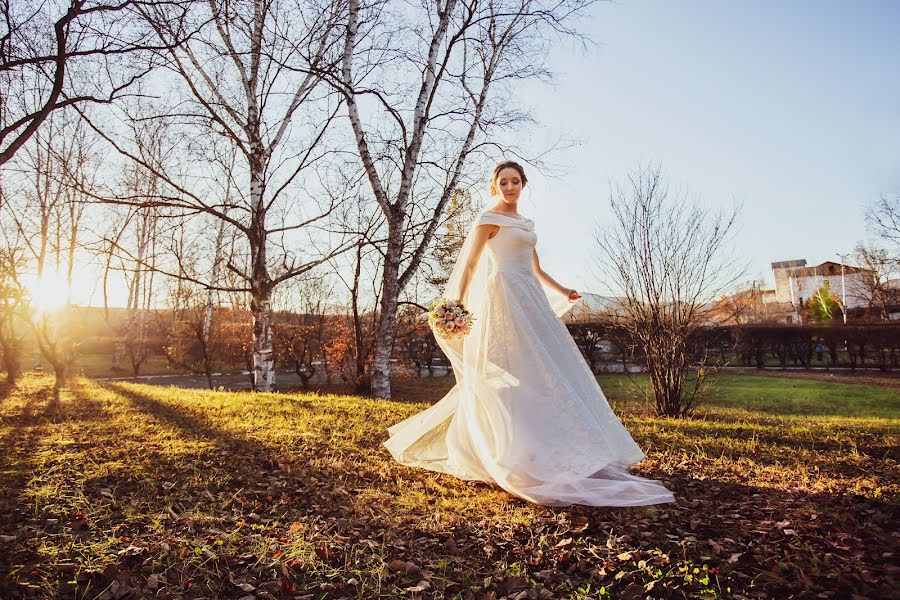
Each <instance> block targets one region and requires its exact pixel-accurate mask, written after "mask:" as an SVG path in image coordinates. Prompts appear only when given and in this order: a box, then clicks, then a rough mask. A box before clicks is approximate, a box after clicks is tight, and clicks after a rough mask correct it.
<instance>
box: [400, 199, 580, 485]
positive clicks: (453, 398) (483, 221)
mask: <svg viewBox="0 0 900 600" xmlns="http://www.w3.org/2000/svg"><path fill="white" fill-rule="evenodd" d="M479 225H500V226H504V227H519V228H522V229H526V230H528V231H533V230H534V223H533V222H532V221H531V220H530V219H526V218H524V217H511V216H508V215H501V214H499V213H495V212H491V211H489V210H483V211H481V212H480V213H479V214H478V216H477V217H476V218H475V220H474V221H473V222H472V226H471V227H470V228H469V232H468V233H467V234H466V239H465V241H464V242H463V245H462V248H461V249H460V251H459V255H458V256H457V257H456V263H455V264H454V266H453V270H452V271H451V273H450V278H449V279H448V280H447V285H446V286H445V288H444V293H443V294H442V295H443V296H444V297H445V298H447V299H450V300H457V299H459V285H460V282H461V280H462V275H463V271H464V269H465V266H466V262H467V259H468V257H469V254H470V252H471V250H472V241H473V239H474V237H475V229H476V228H477V227H478V226H479ZM491 268H492V265H491V261H490V257H489V253H488V252H487V251H485V252H483V253H482V255H481V257H480V258H479V260H478V264H477V266H476V268H475V272H474V274H473V275H472V280H471V281H470V282H469V289H468V294H467V297H466V303H465V307H466V309H467V310H469V311H470V312H471V313H472V314H473V315H474V316H475V323H474V327H473V328H472V330H471V331H470V332H469V334H468V335H466V336H464V337H462V338H453V339H449V340H447V339H444V338H441V337H439V336H435V338H436V339H437V343H438V346H440V348H441V350H443V351H444V354H445V355H446V356H447V359H448V360H449V361H450V364H451V365H452V367H453V374H454V376H455V377H456V385H455V386H454V387H453V389H451V390H450V391H449V392H448V393H447V395H446V396H444V398H442V399H441V400H440V401H439V402H437V403H436V404H434V405H433V406H431V407H430V408H428V409H426V410H424V411H422V412H420V413H418V414H416V415H413V416H412V417H410V418H409V419H406V420H405V421H401V422H400V423H397V424H396V425H394V426H392V427H390V428H388V433H389V434H390V435H391V437H390V439H389V440H388V441H387V442H385V444H384V445H385V447H387V449H388V450H389V451H390V452H391V454H392V455H393V456H394V458H395V459H396V460H397V461H398V462H401V463H403V464H407V465H411V466H412V465H414V466H421V467H424V468H430V469H434V470H441V471H446V469H443V468H441V467H440V466H439V463H442V462H443V461H446V460H447V456H446V454H445V451H444V452H435V448H436V447H440V446H441V439H440V436H442V435H443V434H444V433H445V432H446V428H447V426H448V425H449V420H450V419H451V417H452V416H453V413H454V412H455V411H456V408H457V405H458V404H459V399H460V394H462V393H466V394H474V393H475V390H474V386H476V385H477V380H478V369H479V365H478V364H477V362H478V350H479V346H478V345H479V340H480V338H481V327H482V325H483V323H482V321H481V319H480V317H481V315H483V314H484V310H485V306H486V301H487V287H488V285H487V284H488V277H489V276H490V273H491ZM542 286H543V288H544V292H545V293H546V294H547V299H548V301H549V302H550V306H551V308H552V309H553V312H554V313H555V314H556V315H557V316H560V317H561V316H562V315H564V314H565V313H566V312H567V311H568V310H570V309H571V308H572V306H573V305H574V304H575V303H574V302H570V301H569V299H568V298H567V297H566V296H563V295H562V294H560V293H559V292H557V291H556V290H554V289H552V288H551V287H549V286H547V285H544V284H543V283H542ZM482 366H483V365H482ZM453 474H454V475H456V476H462V475H461V474H460V473H458V472H453ZM472 478H473V479H475V478H478V477H475V476H474V475H473V477H472Z"/></svg>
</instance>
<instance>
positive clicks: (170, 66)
mask: <svg viewBox="0 0 900 600" xmlns="http://www.w3.org/2000/svg"><path fill="white" fill-rule="evenodd" d="M339 9H340V4H339V3H332V2H326V1H325V0H296V1H291V2H286V3H272V2H268V1H265V0H254V1H253V2H248V3H230V2H224V1H221V0H214V1H211V2H195V3H191V4H190V5H189V10H186V11H181V10H179V9H178V7H174V8H173V7H170V6H168V5H166V4H154V5H144V6H141V7H140V11H141V13H142V14H143V16H144V19H145V22H146V23H147V24H148V25H149V26H150V27H151V28H152V29H153V30H154V32H155V34H156V36H157V39H158V42H157V43H158V45H160V46H163V47H165V48H167V50H166V52H165V53H160V55H159V59H160V60H162V61H165V68H166V69H167V71H168V72H170V73H172V74H174V76H175V78H174V79H173V80H171V81H170V83H171V85H172V87H173V90H172V94H171V95H170V96H167V97H165V98H162V99H160V101H159V102H157V103H156V104H155V105H154V110H155V111H156V112H155V113H152V114H148V113H147V111H128V110H126V111H125V113H124V117H125V121H126V122H127V123H129V124H130V125H131V126H132V128H133V129H135V130H138V129H140V128H141V127H143V126H145V125H144V124H145V123H146V122H152V123H154V124H155V126H164V127H165V130H166V131H165V134H164V135H165V136H166V138H167V139H166V141H165V143H164V144H163V146H164V148H163V152H158V151H156V148H149V147H147V146H146V145H144V144H142V142H141V138H140V136H135V137H136V139H135V140H134V141H135V143H134V144H132V145H129V144H125V143H123V142H122V141H121V140H119V139H117V138H116V136H115V135H114V134H113V133H111V132H106V131H104V136H105V137H106V139H107V140H108V141H109V142H110V143H111V144H113V145H114V146H115V147H116V148H117V149H118V150H119V152H121V153H122V154H123V155H125V156H127V157H129V158H130V159H131V160H133V161H135V162H137V163H138V164H140V165H141V166H142V168H144V169H146V170H147V171H149V172H151V173H153V174H154V175H155V176H157V177H158V178H159V179H160V181H161V182H163V184H164V185H162V186H161V189H160V190H159V192H158V194H157V195H156V196H155V197H154V198H151V199H147V198H143V197H141V198H135V197H130V196H128V195H127V194H122V193H120V194H115V195H113V196H112V197H107V198H105V199H103V200H104V201H107V202H112V203H120V204H122V203H124V204H139V205H145V206H146V205H153V206H161V207H166V208H167V209H168V210H169V211H170V216H171V217H172V218H177V219H181V220H182V222H184V223H186V222H187V221H188V219H193V218H194V216H195V215H197V214H201V213H202V214H205V215H207V216H208V217H210V218H212V219H213V220H214V221H215V222H216V223H219V222H224V223H225V225H224V227H225V231H224V232H223V239H235V240H236V241H235V244H236V246H237V247H236V248H235V251H234V252H233V253H231V254H230V255H229V257H228V260H224V259H223V260H222V261H217V260H216V259H215V258H214V259H213V260H212V261H211V262H210V265H209V266H208V271H215V270H216V269H217V268H226V269H227V270H228V271H229V272H230V273H232V274H235V275H236V276H237V281H236V282H235V283H234V284H233V285H225V284H215V283H212V282H211V281H210V277H205V278H203V280H201V281H192V282H193V283H198V284H203V285H206V286H208V289H215V290H219V291H227V292H248V293H249V298H250V309H251V313H252V315H253V317H252V318H253V345H254V347H253V370H252V371H253V380H254V387H255V389H257V390H262V391H268V390H271V389H273V387H274V385H275V367H274V354H273V340H272V330H271V315H272V307H271V299H272V293H273V291H274V290H275V288H276V286H278V285H279V284H280V283H282V282H284V281H287V280H289V279H291V278H293V277H297V276H299V275H302V274H303V273H306V272H308V271H309V270H310V269H312V268H314V267H315V266H317V265H319V264H321V263H322V262H324V261H326V260H328V258H329V257H331V256H333V255H335V254H336V253H339V252H340V251H342V250H344V249H345V248H344V247H342V246H341V244H340V243H339V242H338V243H335V244H331V243H329V242H328V241H327V240H323V239H322V236H321V235H315V234H314V233H313V231H314V229H315V228H316V226H317V224H319V223H322V222H324V220H325V219H326V218H327V217H328V215H330V214H331V212H332V211H333V210H334V208H335V205H334V204H333V203H327V202H325V203H323V204H318V203H317V202H316V196H317V194H316V193H315V189H314V188H316V187H317V185H318V184H317V178H318V177H319V176H320V175H321V174H322V173H323V171H325V169H324V167H322V169H319V170H318V171H316V170H315V169H316V167H317V166H318V165H319V164H320V163H323V161H325V160H326V158H327V157H328V156H329V154H330V151H329V150H328V149H327V148H328V146H327V144H326V143H325V141H326V139H327V136H328V133H329V131H330V128H331V125H332V123H333V121H334V119H335V117H336V115H337V113H338V111H339V110H340V98H339V97H338V96H336V95H334V93H333V92H331V91H329V89H328V88H322V87H321V86H320V85H319V83H320V81H321V77H322V76H321V75H320V73H321V72H327V71H328V70H329V66H330V65H331V64H332V63H333V61H334V54H335V51H334V45H335V43H336V40H338V39H339V36H338V33H339V32H338V17H339V13H338V11H339ZM186 30H190V31H196V34H195V35H194V36H193V37H192V38H191V39H190V40H188V41H186V42H184V43H177V42H178V40H179V38H180V37H182V32H183V31H186ZM89 118H90V119H91V122H93V123H95V126H96V125H97V123H96V119H95V118H94V117H92V116H91V117H89ZM97 128H98V129H99V130H103V128H102V127H99V126H98V127H97ZM234 155H236V156H237V161H236V162H234V161H231V160H230V158H231V157H232V156H234ZM224 182H228V183H229V185H228V188H229V189H228V190H225V189H223V186H222V184H223V183H224ZM304 186H305V187H304ZM303 199H307V200H308V202H307V203H306V204H304V203H303V202H302V200H303ZM215 229H216V230H217V231H219V230H221V229H220V227H219V226H218V225H216V226H215ZM303 236H307V237H305V238H304V237H303ZM319 246H324V249H322V248H319ZM171 260H172V261H174V262H175V263H177V262H178V257H177V256H172V257H171ZM217 265H218V266H217ZM156 268H157V271H159V272H165V273H167V274H169V275H172V276H176V277H185V276H186V275H185V272H184V270H183V269H180V268H178V267H177V265H176V266H175V267H174V268H169V269H165V268H164V267H162V266H160V265H157V267H156Z"/></svg>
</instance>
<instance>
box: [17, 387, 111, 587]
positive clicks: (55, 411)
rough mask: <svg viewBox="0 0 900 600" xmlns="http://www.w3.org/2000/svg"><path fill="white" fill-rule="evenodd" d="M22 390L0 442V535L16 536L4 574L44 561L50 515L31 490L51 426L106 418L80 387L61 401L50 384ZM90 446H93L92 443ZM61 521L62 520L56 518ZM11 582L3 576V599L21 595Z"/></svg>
mask: <svg viewBox="0 0 900 600" xmlns="http://www.w3.org/2000/svg"><path fill="white" fill-rule="evenodd" d="M29 384H30V387H23V388H20V390H19V392H20V394H22V395H23V396H24V397H23V399H22V404H21V407H19V409H18V410H16V409H15V407H11V406H10V405H9V403H7V404H6V406H5V408H6V410H5V411H4V413H5V414H4V415H3V417H4V421H5V422H7V423H10V424H11V428H10V431H9V432H8V433H7V434H6V435H5V436H3V438H2V440H0V472H2V479H0V534H2V535H10V536H15V537H16V538H17V539H16V541H15V542H11V543H8V544H7V545H6V547H2V548H0V573H4V574H11V573H13V572H16V571H19V572H21V571H28V570H29V569H31V570H33V571H34V573H35V574H38V573H39V572H40V571H41V569H39V568H38V567H37V565H39V564H40V563H41V561H42V555H41V553H40V551H39V550H38V546H40V545H41V540H40V536H41V534H40V533H36V530H38V529H43V527H44V525H46V523H47V522H48V521H47V519H48V518H49V517H52V516H54V515H51V514H49V513H47V512H45V511H42V510H41V509H42V508H44V507H42V506H37V505H36V501H35V499H34V498H33V497H32V492H33V489H32V490H31V491H29V488H35V487H39V486H40V485H41V484H42V482H41V478H42V477H43V476H44V475H45V474H44V473H42V472H41V470H40V469H39V465H40V464H41V463H40V461H41V457H40V456H39V455H40V451H41V449H42V446H44V445H45V444H46V443H48V442H47V440H48V439H50V437H51V436H52V434H53V431H52V429H53V427H54V426H56V425H57V424H59V423H63V422H73V421H80V420H81V421H83V420H94V419H102V418H103V408H102V407H101V406H100V404H99V403H97V402H94V401H93V400H92V399H90V398H86V397H84V396H83V395H80V394H79V390H78V388H79V386H78V385H73V386H72V388H71V389H70V390H69V391H70V392H71V394H72V400H68V399H67V400H64V401H60V398H59V396H58V395H57V394H56V393H55V392H54V390H53V386H52V384H50V383H49V380H48V383H47V384H46V385H35V384H34V383H30V382H29ZM49 443H52V442H49ZM88 443H89V442H88ZM57 520H58V519H57ZM17 588H19V586H18V584H17V583H16V582H14V581H12V580H11V579H9V580H8V579H5V578H0V597H4V598H6V597H17V595H18V594H19V593H20V592H21V590H20V589H17Z"/></svg>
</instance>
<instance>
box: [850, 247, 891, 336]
mask: <svg viewBox="0 0 900 600" xmlns="http://www.w3.org/2000/svg"><path fill="white" fill-rule="evenodd" d="M854 254H855V256H856V264H857V265H859V266H860V267H862V268H863V269H865V271H867V272H863V273H861V274H860V275H858V276H857V277H854V278H853V279H852V283H851V284H850V285H849V286H848V287H849V288H850V289H849V291H850V293H852V294H853V295H854V296H856V297H857V298H861V299H862V300H863V301H865V303H866V304H867V305H868V307H869V309H870V310H871V311H872V312H873V313H874V314H876V315H877V316H878V318H880V319H890V318H891V314H892V313H893V312H896V311H897V310H898V308H900V288H898V287H896V286H895V285H893V282H894V281H896V280H897V278H898V277H900V258H898V257H895V256H891V254H890V253H889V252H888V251H887V250H885V249H884V248H877V247H874V246H870V245H869V246H867V245H865V244H858V245H857V246H856V249H855V251H854Z"/></svg>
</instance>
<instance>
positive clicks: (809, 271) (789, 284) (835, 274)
mask: <svg viewBox="0 0 900 600" xmlns="http://www.w3.org/2000/svg"><path fill="white" fill-rule="evenodd" d="M842 274H843V276H842ZM772 275H773V276H774V278H775V290H774V294H771V293H767V295H766V298H767V300H770V301H772V302H776V303H787V304H790V305H791V306H793V307H794V308H795V309H796V308H797V307H799V306H800V305H802V304H803V303H804V302H806V301H807V300H809V299H810V298H811V297H812V296H813V295H814V294H815V293H816V291H818V290H820V289H822V288H823V287H825V286H826V285H827V286H828V288H829V289H830V290H831V293H832V295H834V296H836V297H837V298H839V299H840V300H841V302H842V303H843V302H844V300H843V299H844V297H846V304H847V306H846V308H848V309H851V308H862V307H865V306H867V304H868V303H867V300H866V295H865V289H866V284H867V281H871V279H872V277H874V276H875V273H874V272H873V271H870V270H868V269H863V268H860V267H854V266H852V265H846V264H845V265H843V266H842V265H841V264H840V263H836V262H831V261H825V262H823V263H822V264H820V265H816V266H814V267H809V266H807V265H806V260H803V259H800V260H785V261H781V262H773V263H772ZM767 292H770V291H769V290H767Z"/></svg>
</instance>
